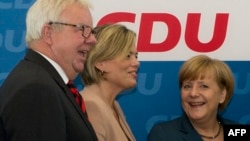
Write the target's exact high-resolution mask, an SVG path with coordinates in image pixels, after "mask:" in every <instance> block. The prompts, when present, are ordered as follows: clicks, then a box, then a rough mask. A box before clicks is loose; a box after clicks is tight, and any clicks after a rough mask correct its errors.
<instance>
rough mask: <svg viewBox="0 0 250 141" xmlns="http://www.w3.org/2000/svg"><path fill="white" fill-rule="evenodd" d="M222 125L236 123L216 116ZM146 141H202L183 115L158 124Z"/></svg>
mask: <svg viewBox="0 0 250 141" xmlns="http://www.w3.org/2000/svg"><path fill="white" fill-rule="evenodd" d="M218 120H219V121H220V122H221V124H222V125H225V124H236V122H234V121H231V120H228V119H223V118H221V117H220V116H218ZM147 140H148V141H203V140H202V138H201V136H200V135H199V134H198V132H197V131H196V130H195V129H194V127H193V126H192V124H191V123H190V121H189V120H188V117H187V116H186V115H185V114H183V115H182V116H181V117H179V118H176V119H174V120H170V121H165V122H162V123H158V124H156V125H154V126H153V128H152V129H151V131H150V132H149V135H148V138H147Z"/></svg>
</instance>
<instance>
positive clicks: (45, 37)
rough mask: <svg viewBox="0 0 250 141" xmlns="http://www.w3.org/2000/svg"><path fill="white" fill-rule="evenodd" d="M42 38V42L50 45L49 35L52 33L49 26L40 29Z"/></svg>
mask: <svg viewBox="0 0 250 141" xmlns="http://www.w3.org/2000/svg"><path fill="white" fill-rule="evenodd" d="M41 33H42V38H43V40H44V41H45V42H46V43H47V44H49V45H52V43H53V42H52V38H51V33H52V27H51V26H50V25H49V24H45V25H44V26H43V28H42V32H41Z"/></svg>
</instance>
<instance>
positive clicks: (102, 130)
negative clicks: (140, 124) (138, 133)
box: [81, 93, 136, 141]
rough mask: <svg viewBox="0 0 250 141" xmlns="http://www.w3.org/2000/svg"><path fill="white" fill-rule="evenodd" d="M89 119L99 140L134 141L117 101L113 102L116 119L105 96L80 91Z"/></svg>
mask: <svg viewBox="0 0 250 141" xmlns="http://www.w3.org/2000/svg"><path fill="white" fill-rule="evenodd" d="M81 95H82V97H83V99H84V101H85V104H86V108H87V114H88V117H89V120H90V122H91V124H92V126H93V128H94V130H95V132H96V135H97V138H98V140H99V141H136V139H135V137H134V135H133V133H132V132H131V129H130V127H129V125H128V124H127V122H126V119H125V116H124V114H123V112H122V109H121V107H120V105H119V103H118V102H117V101H115V103H114V107H115V109H116V112H117V115H118V120H117V119H116V118H115V116H114V113H113V110H112V108H111V107H110V105H108V104H107V102H106V101H105V98H104V97H102V96H101V95H98V94H94V93H91V94H90V93H86V94H83V93H81Z"/></svg>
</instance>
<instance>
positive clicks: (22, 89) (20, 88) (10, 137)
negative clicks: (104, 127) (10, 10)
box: [0, 49, 97, 141]
mask: <svg viewBox="0 0 250 141" xmlns="http://www.w3.org/2000/svg"><path fill="white" fill-rule="evenodd" d="M0 140H1V141H97V137H96V134H95V132H94V130H93V128H92V126H91V124H90V123H89V122H88V120H87V118H86V116H85V115H84V114H83V113H82V112H81V109H80V107H79V106H78V105H77V104H76V102H75V99H74V97H73V96H72V94H71V93H70V91H69V88H68V87H67V86H66V84H65V83H64V81H63V79H62V78H61V76H60V75H59V73H57V71H56V70H55V68H54V67H53V66H52V65H51V64H50V63H49V62H48V61H47V60H46V59H44V58H43V57H42V56H41V55H40V54H38V53H36V52H34V51H32V50H30V49H29V50H28V52H27V54H26V56H25V58H24V60H22V61H21V62H20V63H19V64H18V65H17V66H16V67H15V68H14V69H13V71H12V72H11V73H10V74H9V75H8V77H7V78H6V80H5V82H4V83H3V84H2V86H1V88H0Z"/></svg>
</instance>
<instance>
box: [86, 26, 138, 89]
mask: <svg viewBox="0 0 250 141" xmlns="http://www.w3.org/2000/svg"><path fill="white" fill-rule="evenodd" d="M94 30H95V31H96V40H97V43H96V44H95V45H94V46H92V47H91V48H90V51H89V53H88V55H87V60H86V62H85V67H84V71H83V72H82V73H81V77H82V79H83V82H84V84H85V85H90V84H92V83H99V82H100V80H101V79H104V77H103V73H105V72H102V70H98V69H97V68H96V67H95V64H96V63H97V62H103V61H107V60H112V59H114V58H116V57H118V56H119V57H126V56H127V55H128V54H129V52H130V51H131V48H132V47H134V45H135V42H136V33H135V32H134V31H132V30H130V29H128V28H127V27H126V26H124V25H121V24H105V25H101V26H97V27H96V28H95V29H94Z"/></svg>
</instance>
